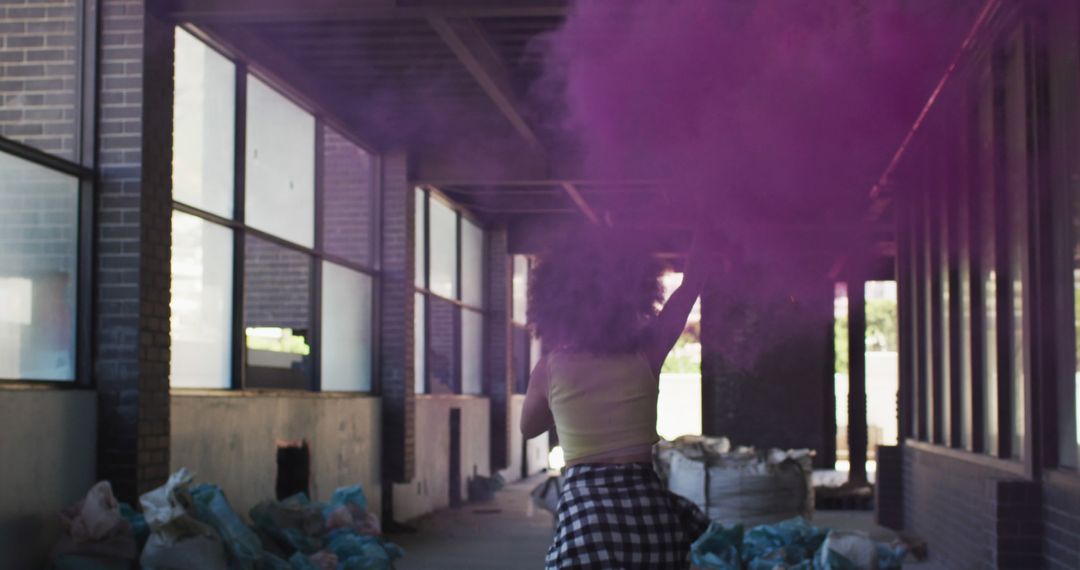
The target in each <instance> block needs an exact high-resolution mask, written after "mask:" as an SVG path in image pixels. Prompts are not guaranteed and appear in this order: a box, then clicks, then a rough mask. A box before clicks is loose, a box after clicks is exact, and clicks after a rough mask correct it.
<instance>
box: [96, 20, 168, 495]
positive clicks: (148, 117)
mask: <svg viewBox="0 0 1080 570" xmlns="http://www.w3.org/2000/svg"><path fill="white" fill-rule="evenodd" d="M99 37H100V40H99V42H100V50H99V52H100V60H99V68H100V82H99V89H100V90H99V93H98V118H99V121H98V129H99V130H98V132H99V140H98V148H99V150H98V155H97V157H98V165H99V172H100V179H99V181H98V212H97V220H98V227H97V234H96V235H97V243H96V250H97V257H96V260H95V266H94V271H95V282H96V284H97V292H96V302H95V323H94V327H95V331H94V332H95V334H94V337H95V343H94V356H95V359H94V380H95V382H96V384H97V388H98V394H99V399H98V402H99V404H98V407H99V428H98V429H99V431H98V447H99V452H98V471H99V475H100V477H101V478H103V479H109V480H110V481H112V483H113V486H114V489H115V490H116V492H117V494H118V495H119V497H120V498H121V499H123V500H128V501H130V500H134V499H135V498H136V496H137V495H138V494H139V493H142V492H145V491H147V490H149V489H152V488H153V487H155V486H157V485H159V484H161V483H162V482H164V480H165V478H166V477H167V476H168V469H169V262H170V251H169V248H170V239H171V235H170V231H171V211H170V208H171V182H170V179H171V175H172V173H171V140H172V77H173V28H172V26H171V25H169V24H167V23H165V22H163V21H161V20H160V19H158V18H156V17H155V16H153V15H151V14H150V13H148V12H147V11H146V7H145V5H144V2H143V1H141V0H103V1H102V2H101V29H100V36H99Z"/></svg>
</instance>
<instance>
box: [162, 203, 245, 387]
mask: <svg viewBox="0 0 1080 570" xmlns="http://www.w3.org/2000/svg"><path fill="white" fill-rule="evenodd" d="M172 228H173V229H172V285H171V286H172V302H171V303H170V304H169V306H170V308H171V314H170V317H169V326H170V333H171V337H172V338H171V343H172V344H171V350H170V360H169V368H170V375H171V383H172V385H173V386H174V387H177V388H228V387H229V386H230V384H231V378H232V350H231V344H232V338H231V336H232V335H231V332H230V331H232V330H233V327H232V311H233V308H232V305H233V303H232V295H233V293H232V292H233V282H232V280H233V232H232V230H230V229H229V228H226V227H224V226H220V225H218V224H214V223H211V222H208V221H205V220H203V219H201V218H198V217H196V216H192V215H190V214H185V213H183V212H179V211H173V216H172Z"/></svg>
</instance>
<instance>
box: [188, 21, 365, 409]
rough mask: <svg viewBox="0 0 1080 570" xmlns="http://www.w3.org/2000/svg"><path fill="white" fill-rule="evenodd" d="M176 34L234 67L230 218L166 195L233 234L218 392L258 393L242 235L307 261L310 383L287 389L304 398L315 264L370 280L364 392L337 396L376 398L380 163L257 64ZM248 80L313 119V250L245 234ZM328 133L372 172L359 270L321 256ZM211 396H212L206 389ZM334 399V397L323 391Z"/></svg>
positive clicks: (318, 273) (314, 348)
mask: <svg viewBox="0 0 1080 570" xmlns="http://www.w3.org/2000/svg"><path fill="white" fill-rule="evenodd" d="M176 28H178V29H183V30H184V31H186V32H188V33H190V34H191V35H192V36H194V37H195V38H196V39H197V40H199V41H200V42H202V43H203V44H204V45H205V46H206V47H208V48H209V49H212V50H214V51H215V52H217V53H218V54H219V55H221V56H222V57H224V58H226V59H228V60H229V61H230V62H232V63H233V65H234V66H235V77H234V85H235V88H234V98H235V100H234V104H235V108H234V116H233V120H234V121H235V125H234V129H233V133H234V137H235V138H234V140H233V145H234V154H233V160H234V165H233V217H232V218H226V217H223V216H221V215H218V214H215V213H213V212H209V211H206V210H203V209H201V208H198V207H195V206H192V205H189V204H185V203H183V202H180V201H177V200H175V199H173V198H172V196H171V193H170V200H171V207H172V209H174V210H177V211H181V212H184V213H186V214H190V215H192V216H195V217H198V218H201V219H204V220H206V221H208V222H211V223H214V224H217V225H220V226H224V227H226V228H228V229H230V230H231V231H232V232H233V252H234V253H233V290H232V298H231V301H232V329H231V346H230V350H231V356H232V377H231V378H230V381H229V388H228V389H226V390H221V391H232V390H237V391H243V390H248V389H260V388H257V387H251V386H249V385H248V384H249V383H248V374H247V354H246V353H247V350H246V336H245V331H244V329H245V327H244V291H245V278H246V275H245V273H246V272H245V270H244V262H245V258H246V254H245V245H246V238H247V237H248V236H251V237H255V238H258V239H261V240H264V241H267V242H270V243H272V244H273V245H275V246H279V247H283V248H285V249H288V250H290V251H293V252H297V253H300V254H303V255H305V256H306V257H307V258H308V263H309V265H310V276H311V277H310V279H309V283H308V288H309V307H310V308H309V311H310V315H311V318H310V325H311V328H310V330H309V334H308V339H309V345H310V346H311V378H310V379H309V381H308V383H307V384H308V385H307V386H302V387H301V386H296V387H295V388H288V389H287V390H296V391H308V392H323V390H322V369H321V352H322V342H321V339H320V334H321V328H322V264H323V263H324V262H330V263H334V264H335V265H338V266H341V267H343V268H345V269H348V270H350V271H355V272H357V273H362V274H365V275H367V276H369V277H370V278H371V279H372V287H373V292H372V306H371V309H370V312H369V315H368V318H370V319H371V323H370V327H371V329H370V330H371V331H372V346H371V351H372V358H371V370H370V374H371V380H372V381H371V389H370V390H367V391H348V392H340V393H343V394H353V395H371V396H378V395H379V394H380V393H381V389H382V387H381V382H380V378H379V374H378V371H379V370H380V369H381V362H380V354H379V341H378V339H379V338H380V337H381V323H380V319H379V314H380V309H379V306H380V293H379V290H380V282H381V281H380V277H381V271H380V265H379V256H378V252H379V248H380V237H379V236H380V233H381V231H380V229H381V223H382V220H381V216H380V215H379V212H380V209H381V206H382V191H381V189H382V185H381V179H382V157H381V155H380V154H379V153H377V152H375V151H374V149H373V148H372V147H371V146H370V145H368V144H366V143H364V142H363V141H361V140H359V139H357V138H356V136H355V135H354V134H353V133H352V132H350V130H349V129H346V128H343V127H342V126H341V125H340V123H339V122H337V121H336V120H335V118H334V117H333V116H331V115H330V114H329V113H327V112H326V111H325V110H324V109H322V108H320V107H319V106H318V105H315V104H313V103H312V102H310V101H309V100H307V99H306V98H304V97H303V96H301V95H299V94H298V93H296V92H295V91H294V90H292V89H290V88H289V87H288V86H287V84H286V83H285V82H284V81H281V80H279V79H278V78H277V77H276V76H275V75H274V74H273V73H271V72H268V71H267V70H265V69H263V68H262V67H261V66H259V65H258V64H254V63H252V62H251V61H250V60H249V59H247V58H246V57H244V56H243V54H242V53H241V52H240V51H239V50H235V49H231V48H230V47H229V46H227V45H224V44H223V43H221V42H220V41H218V40H217V39H215V38H213V37H210V36H209V35H207V34H206V33H204V32H203V31H202V30H200V29H199V28H198V27H196V26H192V25H190V24H181V25H178V26H176ZM249 76H251V77H253V78H255V79H258V80H259V81H261V82H263V83H264V84H266V85H267V86H268V87H269V88H271V89H273V90H274V91H276V92H277V93H278V94H279V95H281V96H282V97H284V98H285V99H287V100H289V101H290V102H291V103H293V104H294V105H296V106H297V107H299V108H300V109H301V110H303V111H304V112H306V113H308V114H310V115H311V116H312V118H313V119H314V127H313V128H314V141H315V144H314V146H315V148H314V149H313V151H314V153H315V161H314V168H313V171H312V176H313V177H314V184H313V191H314V202H315V203H314V212H313V217H314V220H313V224H314V229H315V232H314V233H315V235H314V239H313V245H312V246H311V247H308V246H304V245H301V244H298V243H295V242H291V241H289V240H287V239H285V238H282V237H279V236H276V235H274V234H271V233H268V232H266V231H263V230H259V229H256V228H253V227H250V226H248V225H247V224H246V222H245V198H246V193H245V185H246V159H247V155H246V152H247V130H246V124H247V82H248V77H249ZM328 129H329V130H331V131H333V132H334V133H335V134H336V135H338V136H340V137H342V138H343V139H345V140H346V141H347V142H349V143H350V144H352V145H354V146H356V147H357V148H359V149H361V150H362V151H364V152H366V153H368V154H369V155H370V157H371V169H370V171H369V172H368V176H369V188H370V192H371V201H370V204H371V207H370V210H369V212H368V216H370V220H369V222H370V226H369V227H370V228H371V236H370V240H369V244H368V248H369V252H368V254H369V255H368V259H369V260H370V261H371V263H370V264H363V263H358V262H356V261H353V260H350V259H346V258H344V257H343V256H340V255H336V254H332V253H329V252H326V251H325V249H324V236H323V234H324V231H325V225H324V223H323V222H324V214H325V212H324V204H323V199H324V186H325V184H324V173H325V168H324V167H325V165H324V148H323V147H324V144H323V139H324V137H325V134H326V130H328ZM170 389H171V390H181V391H182V390H206V389H201V388H172V387H171V386H170ZM211 390H217V389H211ZM328 393H338V392H328Z"/></svg>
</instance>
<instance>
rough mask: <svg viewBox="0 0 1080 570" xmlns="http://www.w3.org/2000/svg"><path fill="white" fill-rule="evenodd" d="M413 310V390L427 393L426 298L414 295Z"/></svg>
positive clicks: (418, 392)
mask: <svg viewBox="0 0 1080 570" xmlns="http://www.w3.org/2000/svg"><path fill="white" fill-rule="evenodd" d="M414 295H415V299H414V303H415V308H414V309H413V390H414V391H415V392H416V393H417V394H423V393H424V392H426V391H427V368H426V365H427V318H426V316H425V315H426V314H427V296H425V295H424V294H423V293H414Z"/></svg>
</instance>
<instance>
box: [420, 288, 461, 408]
mask: <svg viewBox="0 0 1080 570" xmlns="http://www.w3.org/2000/svg"><path fill="white" fill-rule="evenodd" d="M427 309H428V310H427V363H426V364H425V366H424V368H425V370H426V372H427V378H428V381H427V388H428V391H429V392H430V393H432V394H457V393H458V392H459V390H460V389H461V382H460V380H461V376H460V373H461V369H460V367H459V366H458V363H459V362H461V360H460V358H459V356H458V355H459V348H458V347H459V342H458V338H459V337H458V331H460V330H461V325H460V323H459V319H460V314H461V313H460V311H459V310H458V306H457V305H455V304H454V303H453V302H451V301H447V300H445V299H441V298H439V297H435V296H431V297H428V307H427Z"/></svg>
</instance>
